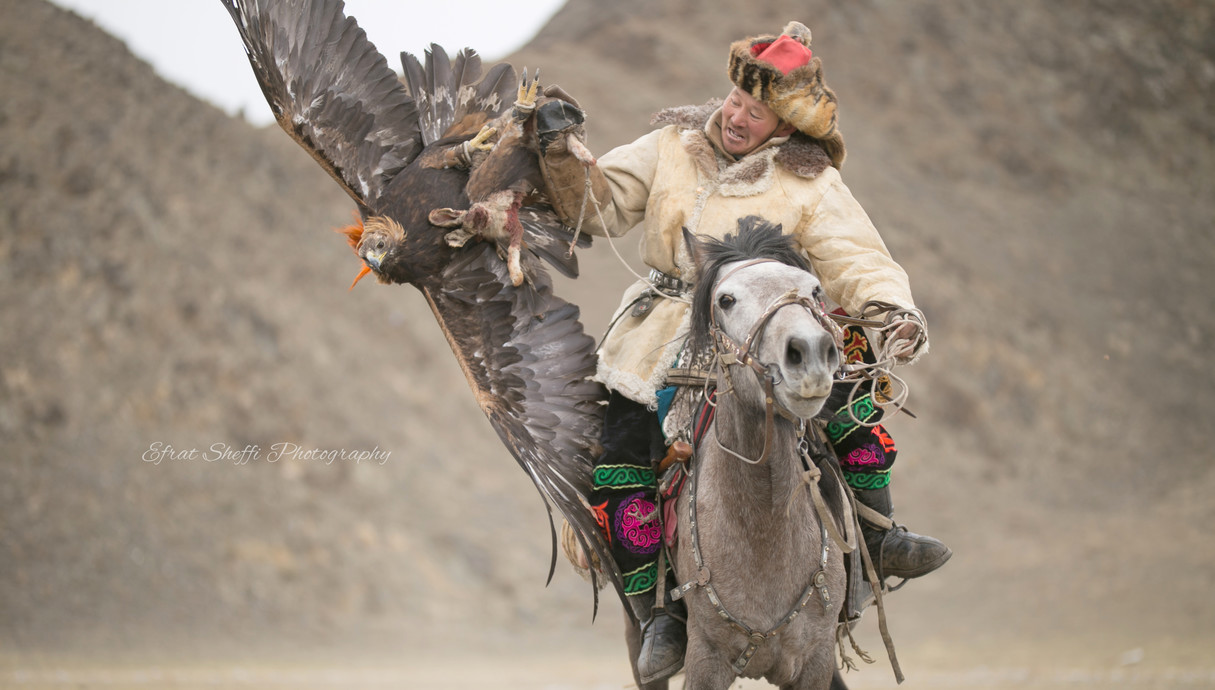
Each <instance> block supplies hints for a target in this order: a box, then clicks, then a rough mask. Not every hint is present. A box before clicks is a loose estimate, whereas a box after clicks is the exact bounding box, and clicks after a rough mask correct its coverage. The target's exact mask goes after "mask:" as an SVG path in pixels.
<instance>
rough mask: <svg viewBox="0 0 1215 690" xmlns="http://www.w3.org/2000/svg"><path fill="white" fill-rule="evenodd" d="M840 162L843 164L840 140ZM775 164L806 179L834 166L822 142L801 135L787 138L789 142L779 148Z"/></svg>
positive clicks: (812, 177)
mask: <svg viewBox="0 0 1215 690" xmlns="http://www.w3.org/2000/svg"><path fill="white" fill-rule="evenodd" d="M840 161H841V163H842V162H843V141H842V140H841V142H840ZM776 163H777V165H779V166H781V167H782V168H784V169H786V170H788V171H789V172H791V173H793V174H794V175H797V176H798V177H804V178H806V179H814V178H816V177H818V175H819V173H821V172H822V171H824V170H826V169H827V168H829V167H831V166H832V165H834V164H835V163H834V161H833V159H832V156H831V154H830V153H829V152H828V151H827V150H826V148H825V147H824V146H823V142H821V141H818V140H816V139H811V138H810V137H808V136H806V135H804V134H801V133H797V134H794V135H793V136H792V137H789V141H788V142H787V143H785V144H784V145H782V146H781V147H780V152H779V153H777V154H776Z"/></svg>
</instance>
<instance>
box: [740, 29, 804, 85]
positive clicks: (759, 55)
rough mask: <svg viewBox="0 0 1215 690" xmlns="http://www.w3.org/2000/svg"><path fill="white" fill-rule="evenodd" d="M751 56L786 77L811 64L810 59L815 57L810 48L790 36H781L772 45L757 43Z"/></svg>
mask: <svg viewBox="0 0 1215 690" xmlns="http://www.w3.org/2000/svg"><path fill="white" fill-rule="evenodd" d="M751 55H753V56H754V57H755V59H757V60H763V61H764V62H767V63H768V64H770V65H772V66H773V67H775V68H776V69H778V70H780V71H781V74H784V75H788V74H789V73H790V72H792V71H793V70H795V69H797V68H798V67H801V66H803V65H806V64H809V62H810V58H812V57H814V53H812V52H811V51H810V48H809V47H808V46H806V45H804V44H803V43H802V42H801V41H799V40H797V39H796V38H793V37H792V36H788V35H781V36H780V37H779V38H777V39H776V40H775V41H772V42H771V43H756V44H755V45H753V46H751Z"/></svg>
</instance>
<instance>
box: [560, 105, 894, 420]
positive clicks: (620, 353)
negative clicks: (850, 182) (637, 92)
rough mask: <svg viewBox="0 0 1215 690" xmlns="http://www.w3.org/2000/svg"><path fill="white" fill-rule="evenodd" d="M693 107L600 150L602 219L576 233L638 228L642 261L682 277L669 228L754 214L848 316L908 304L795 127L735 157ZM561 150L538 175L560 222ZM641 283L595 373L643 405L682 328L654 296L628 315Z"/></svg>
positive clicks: (676, 237)
mask: <svg viewBox="0 0 1215 690" xmlns="http://www.w3.org/2000/svg"><path fill="white" fill-rule="evenodd" d="M689 110H690V111H691V115H690V116H689V114H688V111H689ZM704 110H705V109H704V108H701V110H700V112H699V113H697V112H695V109H684V111H685V112H684V113H682V114H680V113H678V112H677V113H676V116H675V117H676V118H679V117H682V118H684V119H685V120H687V119H689V117H691V118H693V119H695V120H699V122H698V123H696V124H698V125H701V123H704V124H703V125H701V126H694V127H693V126H688V123H687V122H684V123H682V124H671V125H668V126H665V127H663V128H661V129H658V130H655V131H653V132H651V133H649V134H647V135H645V136H643V137H641V138H640V139H638V140H637V141H635V142H633V143H631V144H628V145H625V146H621V147H619V148H616V149H613V150H612V151H610V152H609V153H607V154H605V155H604V156H602V157H601V158H600V159H599V162H598V166H596V168H592V169H591V170H592V175H593V181H594V183H595V184H594V189H595V196H596V201H598V202H599V207H600V210H601V214H602V221H603V222H602V223H601V222H600V216H599V215H598V214H595V213H594V211H592V210H588V211H587V213H586V216H585V218H584V225H583V228H584V229H585V230H587V231H589V232H591V233H592V234H596V235H601V236H602V235H605V234H608V233H610V234H611V235H612V236H614V237H615V236H620V235H623V234H625V233H626V232H629V231H630V230H632V229H633V228H634V227H640V228H641V232H642V236H641V256H642V259H643V260H644V261H645V262H646V263H647V264H648V265H649V266H651V267H652V268H657V269H658V270H660V271H662V272H664V273H667V274H669V275H672V276H675V277H679V278H681V279H683V280H685V281H687V282H690V283H691V282H695V268H694V266H693V265H692V262H691V257H690V255H689V253H688V250H687V247H686V246H685V245H684V241H683V239H682V231H681V229H682V228H687V229H688V230H690V231H691V232H693V233H696V234H700V235H709V236H712V237H716V238H721V237H724V236H725V235H726V234H727V233H732V232H736V231H737V228H738V220H739V219H740V218H743V217H745V216H748V215H758V216H762V217H763V218H765V219H767V220H768V221H770V222H773V223H780V224H781V225H782V226H783V227H784V231H785V233H786V234H789V235H792V236H793V237H795V238H796V240H797V243H798V244H799V245H800V246H801V249H802V251H803V252H804V253H805V255H806V257H807V258H808V259H809V260H810V264H811V266H812V268H813V269H814V272H815V274H816V275H817V276H818V277H819V279H820V280H821V281H822V283H823V288H824V290H825V291H826V293H827V296H828V297H829V298H830V299H831V300H833V301H834V302H836V303H838V304H839V305H841V306H842V307H843V308H844V309H845V310H846V311H847V312H849V313H851V314H856V313H859V312H860V310H861V307H862V305H864V303H865V302H867V301H869V300H882V301H885V302H890V303H892V304H896V305H898V306H901V307H906V308H913V307H914V306H915V304H914V303H913V301H912V297H911V289H910V286H909V285H908V281H907V274H906V273H905V272H904V271H903V269H902V268H901V267H900V266H899V265H898V264H897V263H895V261H894V260H893V259H892V258H891V256H890V253H889V252H888V251H887V249H886V246H885V244H884V243H883V242H882V239H881V237H880V236H879V235H878V232H877V230H876V229H875V228H874V226H873V223H872V222H871V221H870V220H869V217H868V215H866V214H865V211H864V210H863V209H862V208H861V206H860V204H859V203H857V201H856V199H854V198H853V196H852V194H851V192H849V191H848V188H847V187H846V186H845V185H844V183H843V181H842V180H841V179H840V175H839V172H838V171H837V170H836V169H835V168H834V167H832V166H831V159H830V158H829V157H828V156H827V154H826V153H825V152H824V151H823V150H822V148H821V147H820V146H818V145H817V144H816V143H814V142H813V140H810V139H808V138H805V137H803V136H801V135H797V134H795V135H793V137H788V138H785V137H782V138H775V139H772V140H770V141H769V142H768V143H767V144H766V145H765V146H763V147H761V148H760V149H758V150H756V151H754V152H752V153H750V154H748V155H747V156H745V157H743V158H742V159H740V160H737V161H735V160H734V159H733V158H732V157H730V156H728V155H727V154H725V153H723V152H722V151H721V149H720V147H719V146H718V145H717V144H715V143H714V142H720V117H718V112H713V113H712V114H711V115H710V116H709V118H708V120H707V122H706V121H705V120H704V117H705V113H704ZM561 157H562V154H561V152H550V153H549V154H548V156H547V160H546V161H545V162H546V163H547V170H546V174H547V175H548V181H549V182H550V190H549V191H550V195H551V196H552V197H553V199H554V202H555V205H556V206H557V208H558V212H559V213H560V214H561V215H562V216H563V218H564V219H566V221H567V222H569V223H570V224H571V225H572V224H573V223H575V222H576V221H577V214H578V211H579V209H580V208H581V204H582V196H583V190H584V189H585V173H584V172H583V171H582V169H581V167H580V166H578V167H574V166H569V165H568V162H567V161H562V160H561ZM600 174H601V175H602V177H601V178H600V177H599V175H600ZM647 289H649V286H648V285H647V284H646V283H645V282H641V281H639V282H637V283H635V284H634V285H632V286H631V287H630V288H629V289H628V290H626V291H625V293H624V298H623V299H622V301H621V304H620V307H619V309H618V310H617V313H616V316H615V317H614V320H613V324H612V326H611V329H610V331H609V332H608V334H607V335H606V337H605V339H604V342H603V345H602V347H601V349H600V352H599V357H600V361H599V371H598V379H599V380H600V381H601V382H602V383H604V384H605V385H607V386H608V387H609V388H611V389H613V390H617V391H619V392H620V393H623V394H624V395H626V396H628V397H629V398H631V399H633V400H636V401H638V402H641V403H645V404H653V403H654V402H655V393H656V391H657V389H658V388H661V387H662V386H663V385H664V378H665V376H666V373H667V370H668V369H669V368H670V366H671V364H672V363H673V362H674V360H675V357H676V355H677V354H678V353H679V349H680V348H681V347H682V344H683V340H684V337H685V336H686V334H687V331H688V321H689V308H688V305H687V304H686V303H684V302H680V301H676V300H672V299H666V298H662V297H659V298H657V299H655V300H654V301H653V304H652V306H651V308H650V309H649V310H648V311H646V312H645V313H644V314H638V313H637V311H638V310H636V309H634V305H635V302H636V301H637V299H638V298H639V297H640V296H642V295H643V294H644V293H645V292H646V291H647Z"/></svg>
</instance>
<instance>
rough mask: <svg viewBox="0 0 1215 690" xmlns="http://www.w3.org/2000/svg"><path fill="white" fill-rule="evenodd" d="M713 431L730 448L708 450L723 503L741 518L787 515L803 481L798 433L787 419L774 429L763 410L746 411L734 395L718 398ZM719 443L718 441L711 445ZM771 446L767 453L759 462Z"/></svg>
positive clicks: (711, 471)
mask: <svg viewBox="0 0 1215 690" xmlns="http://www.w3.org/2000/svg"><path fill="white" fill-rule="evenodd" d="M713 423H714V426H715V428H714V429H713V431H712V432H711V433H714V434H715V435H716V440H717V441H719V442H720V443H721V445H722V446H725V447H726V448H728V449H729V451H725V450H722V449H721V448H716V447H715V448H714V449H713V450H714V452H710V453H705V454H704V455H705V457H704V460H705V464H706V465H707V466H705V467H704V468H703V469H704V471H705V473H706V474H711V475H712V476H713V478H714V485H715V486H717V487H721V488H722V490H721V491H720V496H719V497H718V500H720V501H721V503H722V505H723V507H725V508H727V509H728V510H731V511H734V512H736V514H737V515H739V516H740V517H751V518H753V519H757V520H758V519H762V516H763V514H764V513H765V512H767V511H768V510H769V509H770V510H771V511H772V512H774V513H779V515H780V516H784V515H785V510H786V508H787V507H788V505H787V504H788V502H789V497H790V495H791V494H792V493H793V491H794V489H795V488H796V487H797V485H798V484H799V483H800V482H801V474H802V473H801V463H800V460H799V457H798V454H797V440H798V439H797V432H796V430H795V429H794V427H793V425H792V424H791V423H789V422H788V421H787V420H784V419H782V418H780V417H777V418H776V419H774V420H773V423H772V425H771V427H770V428H769V427H767V425H765V422H764V415H763V414H762V411H761V412H760V413H759V414H758V415H757V414H755V410H749V409H746V408H745V407H743V406H740V405H738V404H737V402H736V401H735V400H734V398H733V396H728V397H727V399H723V400H721V401H720V402H719V408H718V412H717V414H716V415H715V419H714V422H713ZM713 445H714V446H716V444H715V443H714V444H713ZM765 445H766V446H767V457H766V458H765V459H764V461H763V462H759V463H756V464H752V463H750V462H746V461H744V460H742V459H740V458H738V457H736V456H734V455H733V454H732V453H731V452H730V451H733V453H737V454H738V455H741V456H742V457H743V458H746V459H747V460H751V461H756V460H758V459H759V458H760V457H761V456H762V455H763V454H764V450H765Z"/></svg>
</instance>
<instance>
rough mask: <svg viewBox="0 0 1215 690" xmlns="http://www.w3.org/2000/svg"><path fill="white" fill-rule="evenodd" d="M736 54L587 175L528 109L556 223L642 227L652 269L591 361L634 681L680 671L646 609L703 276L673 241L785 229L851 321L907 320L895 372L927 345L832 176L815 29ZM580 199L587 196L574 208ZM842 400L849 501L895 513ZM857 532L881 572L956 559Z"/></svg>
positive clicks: (838, 428) (659, 623) (889, 453)
mask: <svg viewBox="0 0 1215 690" xmlns="http://www.w3.org/2000/svg"><path fill="white" fill-rule="evenodd" d="M729 57H730V60H729V78H730V80H731V82H732V83H733V85H734V88H733V89H732V90H731V91H730V93H729V95H728V96H727V97H726V99H725V101H724V102H710V103H708V104H706V105H705V106H687V107H682V108H673V109H668V110H666V111H663V112H662V113H660V114H659V115H658V116H657V117H656V118H655V119H656V121H657V122H659V123H662V124H664V125H666V126H664V127H662V128H660V129H657V130H655V131H653V132H651V133H650V134H647V135H645V136H643V137H641V138H640V139H638V140H637V141H635V142H633V143H632V144H628V145H625V146H622V147H619V148H617V149H614V150H612V151H611V152H609V153H607V154H606V155H604V156H603V157H601V158H600V159H599V161H598V163H597V165H594V166H592V167H590V168H586V167H584V165H583V163H582V162H581V161H582V160H585V158H586V156H585V155H576V154H579V153H580V152H578V151H571V150H570V148H571V145H570V144H569V143H568V142H569V141H570V140H569V138H568V137H567V136H566V135H568V134H570V133H574V134H579V133H580V132H581V123H582V116H581V113H580V112H579V111H577V110H576V109H574V108H570V107H569V104H565V103H561V102H555V103H553V104H550V107H549V108H547V110H545V111H542V112H539V113H538V123H539V130H540V131H539V134H540V142H541V153H542V165H543V168H544V172H545V176H546V181H547V183H548V187H549V189H548V191H549V194H550V196H551V197H552V201H553V203H554V206H555V207H556V208H557V210H558V213H559V214H560V215H561V216H562V220H563V221H564V222H565V223H566V224H568V225H570V226H571V227H573V226H577V227H581V228H584V229H586V230H587V231H589V232H591V233H593V234H598V235H610V236H619V235H623V234H624V233H626V232H628V231H629V230H630V229H632V228H633V227H634V226H638V225H640V226H641V227H642V232H643V237H642V242H641V253H642V258H643V260H644V261H645V262H646V263H647V264H648V265H649V266H650V267H651V269H653V270H652V272H651V279H650V281H641V282H638V283H636V284H634V285H633V286H632V287H630V288H629V289H628V290H627V291H626V292H625V295H624V298H623V301H622V303H621V306H620V308H619V310H618V311H617V313H616V315H615V317H614V318H613V320H612V325H611V326H610V328H609V331H608V333H607V335H606V336H605V338H604V341H603V344H602V346H601V348H600V351H599V356H600V364H599V370H598V379H599V380H600V381H601V382H602V383H604V384H605V385H606V386H607V387H608V388H609V389H610V390H611V399H610V402H609V405H608V411H607V418H606V421H605V425H604V431H603V447H604V452H603V455H602V456H601V457H600V458H599V459H598V461H597V464H596V468H595V472H594V485H595V487H596V493H595V495H593V496H592V497H591V499H592V500H591V505H592V509H593V510H594V511H595V513H596V516H597V518H598V519H599V522H600V524H601V525H602V526H603V528H604V531H605V534H606V535H607V537H608V540H609V542H610V544H611V546H612V549H613V555H614V556H615V558H616V560H617V564H618V565H619V566H620V571H621V573H623V574H624V579H625V590H626V599H627V601H628V603H629V605H630V607H631V608H632V609H633V611H634V613H636V614H637V617H638V619H639V620H641V621H643V622H644V623H643V630H644V643H643V646H642V649H641V658H640V659H639V661H638V666H637V669H638V674H639V677H640V679H641V680H642V682H643V683H644V682H651V681H654V680H658V679H661V678H665V677H667V676H670V675H672V674H674V673H675V672H676V671H678V670H679V668H680V666H681V665H682V659H683V653H684V643H685V640H686V637H685V633H684V630H683V627H682V626H683V624H682V622H680V621H678V620H676V619H675V618H673V617H671V616H670V615H668V614H667V613H666V612H665V611H664V610H662V609H660V610H659V613H658V614H657V615H652V613H651V611H652V609H653V607H654V604H655V602H656V601H657V599H656V593H655V587H656V582H657V581H658V580H659V577H658V576H659V573H658V571H657V567H658V566H657V562H658V560H657V558H658V551H659V549H660V548H661V544H662V527H661V520H660V516H659V515H658V514H657V513H658V511H657V510H656V509H655V508H656V505H657V503H658V501H657V500H656V487H657V482H656V477H655V468H654V462H655V460H656V459H660V458H661V457H663V455H664V452H665V446H666V440H665V437H664V434H663V430H662V427H661V425H660V422H659V419H658V415H656V414H655V412H654V410H655V409H658V408H660V407H661V405H662V398H661V393H660V391H662V389H663V388H664V387H665V386H666V385H667V383H666V376H667V372H668V371H669V370H670V369H671V368H672V366H673V365H674V364H675V362H676V361H677V358H678V357H679V356H680V354H681V350H682V349H683V347H684V343H685V340H686V335H687V329H688V324H687V321H688V305H687V301H686V299H684V298H685V297H686V295H687V294H688V290H689V288H690V286H691V285H692V283H694V282H695V280H696V273H695V271H696V269H695V266H694V265H693V263H692V257H691V255H690V253H689V250H688V248H687V247H686V246H685V243H684V242H683V239H682V230H683V229H684V228H686V229H687V230H688V231H690V232H692V233H695V234H700V235H708V236H712V237H715V238H718V239H721V238H722V237H723V236H724V235H725V234H726V233H728V232H733V231H735V230H736V228H737V227H738V226H737V221H738V219H739V218H742V217H744V216H749V215H758V216H762V217H763V218H765V219H767V220H768V221H770V222H772V223H774V224H780V225H782V226H783V228H784V232H785V233H787V234H789V235H791V236H792V237H793V238H795V240H796V242H797V245H798V246H799V248H800V250H801V252H802V253H803V254H804V255H805V256H806V257H807V258H808V259H809V263H810V264H811V266H812V267H813V269H814V272H815V273H816V275H817V276H818V278H819V279H820V281H821V282H822V285H823V288H824V290H825V291H826V294H827V296H828V297H829V298H830V299H831V300H832V301H834V302H835V303H836V304H838V305H839V306H840V307H841V308H842V310H843V312H844V313H847V314H850V315H854V316H855V315H859V314H860V313H861V312H862V311H863V309H864V307H865V305H866V304H867V303H869V302H871V301H880V302H885V303H888V304H891V305H895V306H896V307H898V308H899V309H900V311H899V313H901V314H904V316H902V317H901V318H902V320H901V322H899V323H897V324H893V327H892V329H890V330H889V331H888V332H889V333H890V335H889V336H888V339H889V341H890V342H887V343H884V345H885V348H886V351H887V352H889V353H892V354H894V355H895V356H896V358H897V361H899V362H900V363H910V362H912V361H914V360H915V359H916V358H918V357H919V355H920V354H922V353H923V352H925V351H926V350H927V336H926V333H925V329H924V322H923V319H922V318H921V317H920V316H919V314H920V312H918V311H917V310H916V309H915V304H914V302H913V300H912V297H911V290H910V286H909V284H908V280H907V275H906V273H905V272H904V271H903V269H902V268H901V267H900V266H899V265H898V264H897V263H895V262H894V260H893V259H892V258H891V257H890V254H889V252H888V251H887V249H886V246H885V244H884V243H883V242H882V239H881V237H880V236H879V235H878V232H877V230H876V229H875V228H874V226H873V224H872V222H871V221H870V220H869V218H868V216H867V215H866V214H865V212H864V210H863V209H862V208H861V207H860V205H859V204H858V203H857V202H856V200H855V199H854V198H853V197H852V194H851V193H850V192H849V191H848V188H847V187H846V186H845V185H844V183H843V181H842V180H841V179H840V175H839V171H838V170H839V168H840V167H841V166H842V164H843V162H844V157H845V150H844V141H843V138H842V137H841V135H840V133H839V131H838V129H837V126H836V124H837V117H836V97H835V94H834V92H832V90H831V89H830V88H828V87H827V85H826V83H825V82H824V81H823V76H822V66H821V63H820V61H819V59H818V58H815V57H813V55H812V52H811V50H810V31H809V29H807V28H806V27H805V26H803V25H802V24H800V23H797V22H791V23H789V25H787V26H786V27H785V29H784V31H783V33H782V34H781V35H780V36H761V37H756V38H748V39H744V40H742V41H737V42H735V43H734V44H733V45H731V47H730V56H729ZM575 148H576V147H575ZM588 175H589V178H588ZM588 188H589V189H590V190H591V194H592V195H593V196H591V197H590V200H589V202H585V203H584V201H585V199H586V197H587V194H586V191H587V189H588ZM858 334H859V335H860V337H854V338H853V339H852V340H851V341H850V342H849V344H848V345H847V346H846V352H845V356H846V358H848V359H850V360H853V361H856V360H859V359H862V358H864V357H866V356H871V355H869V354H868V353H869V349H870V348H869V344H868V342H867V341H866V340H865V339H864V337H863V334H860V332H859V329H857V330H856V332H855V334H854V335H858ZM850 397H853V396H849V395H848V394H847V391H844V392H842V393H841V394H840V395H833V398H832V400H831V401H830V402H829V403H828V405H829V407H828V410H827V411H828V412H831V413H835V414H836V416H837V419H843V420H858V421H860V422H863V423H864V424H855V423H852V422H850V421H845V422H843V423H839V424H833V425H832V429H831V431H830V432H829V436H830V439H829V440H830V441H831V442H832V445H833V448H834V450H835V452H836V454H837V455H838V456H839V460H840V464H841V467H842V469H843V470H844V476H845V479H846V481H847V482H848V483H849V485H851V486H852V488H853V490H854V492H855V494H856V495H857V497H858V499H859V500H860V501H861V502H862V503H863V504H865V505H867V506H869V507H870V508H872V509H874V510H876V511H877V512H878V513H881V514H882V515H884V516H887V517H890V516H891V515H892V514H893V511H892V508H891V499H890V486H889V481H890V468H891V465H892V464H893V462H894V459H895V454H896V451H895V447H894V444H893V442H892V441H890V437H889V435H888V434H887V433H886V431H885V430H884V429H883V428H882V427H881V426H880V425H877V424H875V422H876V421H877V420H878V419H879V418H880V415H881V409H880V407H878V406H876V405H874V404H873V402H874V401H873V400H872V399H871V398H870V396H862V397H861V398H860V399H856V400H850V399H849V398H850ZM867 398H869V399H867ZM833 403H834V406H832V405H833ZM850 406H851V411H850V410H849V407H850ZM867 425H868V426H867ZM887 524H889V523H887ZM863 532H864V537H865V541H866V544H867V545H868V547H869V550H870V553H871V554H872V556H873V560H874V562H875V563H876V564H878V569H879V573H880V575H881V576H882V577H886V576H893V577H901V578H913V577H919V576H921V575H924V574H927V573H929V572H931V571H933V570H935V569H937V568H939V567H940V566H941V565H942V564H944V563H945V561H946V560H948V559H949V557H950V555H951V552H950V550H949V549H948V548H947V547H946V546H945V545H944V544H942V543H941V542H940V541H938V540H936V539H933V538H931V537H925V536H920V535H917V534H914V533H912V532H909V531H907V530H906V529H904V528H903V527H900V526H894V527H892V528H886V529H882V528H878V527H874V526H871V525H868V524H867V523H866V524H864V525H863Z"/></svg>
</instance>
